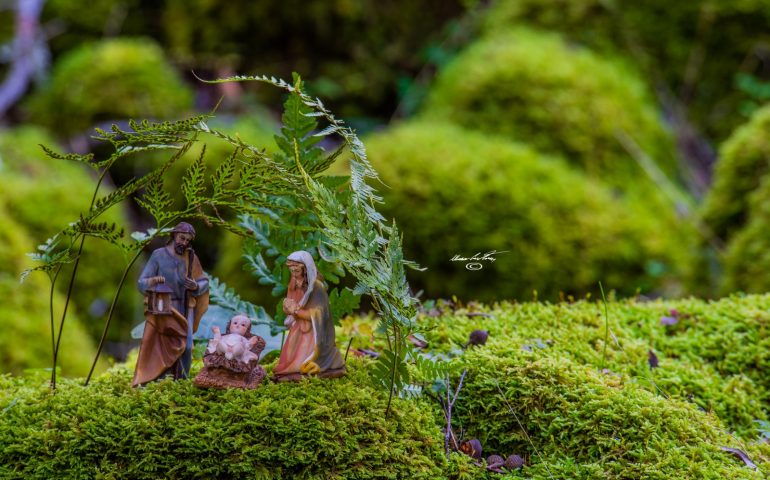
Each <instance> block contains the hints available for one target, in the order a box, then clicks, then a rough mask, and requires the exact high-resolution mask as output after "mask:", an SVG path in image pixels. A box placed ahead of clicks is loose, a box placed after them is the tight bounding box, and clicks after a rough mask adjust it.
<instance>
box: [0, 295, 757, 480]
mask: <svg viewBox="0 0 770 480" xmlns="http://www.w3.org/2000/svg"><path fill="white" fill-rule="evenodd" d="M441 306H442V304H441V302H439V304H438V305H437V307H439V308H441ZM608 309H609V315H610V321H609V328H610V329H609V331H608V335H607V337H605V323H604V319H603V317H602V315H601V314H600V312H601V311H602V310H603V306H602V305H601V304H600V303H596V302H589V301H580V302H576V303H559V304H543V303H524V304H509V303H502V304H496V305H493V306H489V307H487V306H482V305H476V304H472V305H469V306H467V307H461V308H458V309H456V310H454V311H451V312H448V313H447V314H445V315H443V316H439V317H431V316H423V317H421V319H420V324H421V325H422V326H423V327H424V328H425V336H426V338H427V339H428V341H429V343H430V348H431V349H433V350H435V351H444V352H446V351H449V350H452V349H455V348H456V345H455V344H456V343H462V342H464V341H465V340H466V339H467V335H468V333H469V332H470V331H471V330H473V329H477V328H484V329H488V330H489V332H490V339H489V341H488V342H487V344H486V345H484V346H481V347H473V348H470V349H468V350H466V351H465V353H463V354H461V355H459V356H458V357H457V358H455V360H453V363H452V369H453V371H454V372H455V375H454V376H453V383H454V384H456V382H457V374H459V372H460V371H461V370H463V369H467V370H468V373H467V376H466V377H465V383H464V387H463V389H462V391H461V396H460V397H459V399H458V401H457V403H456V404H455V412H454V415H455V416H454V418H455V421H454V425H455V426H456V428H457V427H458V426H459V425H462V428H463V430H464V432H465V438H478V439H480V440H481V442H482V444H483V446H484V454H485V456H486V455H490V454H493V453H495V454H501V455H508V454H511V453H517V454H520V455H523V456H524V457H525V459H526V460H527V463H526V466H525V467H524V468H523V469H522V470H520V471H517V472H513V473H510V474H508V475H507V476H506V477H500V476H498V475H496V474H487V473H485V472H484V471H483V470H481V469H480V468H478V467H476V466H474V465H472V463H471V461H470V460H469V459H468V458H467V457H463V456H460V455H453V456H452V458H451V459H450V461H449V462H447V461H446V459H445V458H444V455H443V436H442V434H441V432H440V427H441V421H440V417H441V414H440V413H439V412H438V409H437V407H436V406H435V405H434V404H431V403H428V402H425V401H422V400H401V399H396V400H395V403H394V414H393V416H392V418H388V419H384V418H383V417H382V414H383V412H384V408H385V403H386V397H385V396H384V394H383V393H382V391H381V390H380V389H379V388H376V387H373V386H372V382H371V380H370V378H369V376H368V369H369V366H370V365H371V364H370V362H368V361H366V360H356V359H351V360H350V361H349V362H348V365H349V367H350V373H349V374H348V376H346V377H344V378H342V379H338V380H334V381H319V380H312V381H308V382H305V383H303V384H299V385H286V384H266V385H263V386H262V387H260V388H259V389H257V390H255V391H250V392H244V391H236V390H229V391H203V390H198V389H196V388H194V387H192V385H191V383H190V382H186V381H181V382H170V381H164V382H160V383H156V384H152V385H150V386H148V387H147V388H144V389H138V390H135V389H132V388H131V387H130V377H131V372H130V371H128V370H126V369H125V368H124V367H119V368H115V369H113V370H112V371H111V372H109V373H108V374H106V375H104V376H102V377H101V378H98V379H97V380H96V381H95V382H94V383H93V384H92V385H91V386H89V387H82V386H81V385H80V384H77V383H75V382H73V381H70V380H67V381H65V382H64V383H63V384H62V385H61V387H60V389H59V390H58V391H57V393H56V394H54V395H52V394H51V393H50V392H49V390H48V387H47V385H46V384H45V382H44V380H43V379H41V378H38V377H36V376H34V375H29V376H27V377H22V378H11V377H0V411H2V412H3V414H2V415H0V444H2V445H3V446H4V448H3V449H0V476H3V477H12V478H15V477H25V478H27V477H32V478H43V477H45V478H49V477H51V476H68V477H72V478H93V477H99V476H102V477H104V478H157V477H169V478H189V477H206V478H223V477H226V478H231V477H235V476H239V475H240V476H242V475H246V476H249V477H257V478H430V479H434V478H452V479H455V478H458V479H460V478H462V479H471V478H487V479H492V478H543V479H545V478H570V479H586V480H587V479H595V478H609V479H631V478H634V479H636V478H650V479H661V480H663V479H670V478H705V479H722V478H730V479H760V478H766V477H767V475H768V474H770V463H768V460H767V459H768V458H770V446H768V445H767V444H766V443H755V442H753V441H752V440H753V439H754V438H755V434H754V431H753V425H752V424H753V419H767V416H766V414H765V411H766V410H767V409H768V406H769V405H770V404H769V403H768V397H767V395H766V392H767V391H768V390H767V387H768V383H769V382H768V380H767V379H766V378H764V377H766V376H764V375H763V372H764V370H763V365H766V364H767V362H768V359H767V358H766V357H767V356H768V355H770V354H768V353H767V352H770V348H768V345H767V342H768V341H769V340H768V339H767V338H765V337H766V326H767V325H768V324H770V314H768V313H767V312H768V311H770V296H767V295H765V296H748V297H731V298H727V299H723V300H720V301H717V302H704V301H700V300H692V299H688V300H680V301H675V302H662V301H656V302H635V301H631V300H628V301H622V302H610V303H609V304H608ZM672 310H675V312H672ZM469 313H473V314H479V313H481V314H484V315H476V316H469V315H468V314H469ZM663 315H669V316H671V315H674V316H675V317H676V318H677V320H678V321H677V323H675V324H673V325H669V326H664V325H661V323H660V317H661V316H663ZM605 338H607V340H608V341H609V343H608V344H607V345H606V356H605V342H604V340H605ZM650 349H653V350H654V351H655V352H656V353H657V355H658V357H659V358H660V364H659V366H658V367H657V368H655V369H653V370H652V371H650V370H649V367H648V366H647V358H648V357H647V355H648V351H649V350H650ZM601 367H604V368H606V370H604V371H601ZM699 389H700V390H699ZM712 407H713V408H712ZM733 430H737V431H738V434H737V435H731V434H730V433H728V432H729V431H733ZM524 432H526V434H525V433H524ZM721 447H731V448H739V449H741V450H743V451H744V452H746V453H747V454H748V456H749V457H750V458H751V459H752V460H753V462H754V463H756V464H757V465H758V467H759V470H758V471H753V470H752V469H750V468H748V467H746V466H745V465H744V464H743V463H742V462H740V460H738V459H737V458H736V457H734V456H732V455H730V454H728V453H725V452H723V451H721Z"/></svg>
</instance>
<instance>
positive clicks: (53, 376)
mask: <svg viewBox="0 0 770 480" xmlns="http://www.w3.org/2000/svg"><path fill="white" fill-rule="evenodd" d="M108 170H109V167H107V168H105V169H104V170H102V173H101V174H100V175H99V180H98V181H97V182H96V187H95V188H94V194H93V195H92V196H91V205H90V206H89V207H88V210H89V211H91V209H93V208H94V203H96V196H97V194H98V193H99V188H101V186H102V181H103V180H104V176H105V175H106V174H107V171H108ZM85 242H86V235H85V233H84V234H83V236H82V237H81V238H80V246H79V247H78V254H77V256H76V257H75V264H74V265H73V266H72V274H71V275H70V282H69V286H68V287H67V296H66V298H65V299H64V309H63V310H62V315H61V321H60V322H59V334H58V335H57V337H56V345H55V346H54V351H53V369H52V371H51V388H54V389H55V388H56V361H57V360H58V357H59V346H60V345H61V336H62V332H63V331H64V321H65V320H66V319H67V307H69V304H70V299H71V298H72V289H73V287H74V286H75V278H76V276H77V273H78V266H79V265H80V257H81V256H82V254H83V245H84V244H85Z"/></svg>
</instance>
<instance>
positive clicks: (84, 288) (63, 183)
mask: <svg viewBox="0 0 770 480" xmlns="http://www.w3.org/2000/svg"><path fill="white" fill-rule="evenodd" d="M40 145H46V146H48V147H49V148H54V149H56V147H55V142H54V141H53V139H52V138H51V137H50V136H49V135H47V134H46V133H45V132H43V131H42V130H40V129H37V128H32V127H25V128H18V129H14V130H6V131H4V132H0V159H1V161H2V167H0V185H2V188H0V207H4V208H5V210H6V211H7V213H8V216H9V217H10V218H12V219H13V221H14V222H15V224H17V225H19V226H21V228H23V229H24V230H25V231H26V232H27V233H28V236H27V241H28V244H27V245H26V246H25V247H24V248H23V249H21V250H19V251H17V254H18V256H19V258H22V259H23V258H26V257H25V255H24V254H25V253H26V252H32V251H34V250H35V246H36V245H38V244H40V243H43V242H44V241H45V240H46V239H47V238H49V237H50V236H52V235H53V234H55V233H56V232H57V231H59V230H60V229H62V228H64V226H66V222H67V221H75V220H76V219H77V215H78V214H79V213H80V212H83V211H86V210H88V206H89V203H90V201H91V195H92V193H93V189H94V188H95V186H96V180H95V179H94V178H92V176H91V175H90V172H89V170H88V169H87V168H86V167H84V166H82V165H79V164H76V163H74V162H67V161H64V160H54V159H51V158H49V157H47V156H46V155H45V153H44V152H43V150H42V149H41V148H40ZM104 191H105V189H104V187H102V192H104ZM103 221H109V222H118V223H119V224H120V225H127V224H128V222H127V220H126V218H125V216H124V214H123V213H119V212H118V211H116V212H115V213H111V214H109V215H106V216H105V218H104V219H103ZM128 233H130V232H128ZM125 263H127V260H125V261H124V258H123V254H122V253H121V251H120V250H119V249H117V248H115V247H112V246H111V245H109V244H107V243H106V242H103V243H102V242H99V243H97V242H95V241H91V242H86V244H85V248H84V250H83V257H82V260H81V262H80V266H79V268H78V276H77V279H76V285H75V288H74V290H73V303H74V311H75V312H76V315H79V316H80V317H81V318H83V319H84V320H85V319H88V321H87V322H86V327H87V329H88V331H89V332H90V333H91V335H92V337H97V336H99V335H101V333H102V328H103V320H104V318H106V316H105V315H104V311H105V310H106V309H107V308H108V307H109V304H110V302H111V301H112V296H113V295H114V292H115V288H116V287H117V285H118V281H119V280H120V276H121V274H122V273H123V272H122V267H123V266H124V265H125ZM0 270H4V269H3V268H2V267H0ZM69 272H70V269H69V268H65V269H63V270H62V273H61V275H60V278H59V280H58V287H59V290H60V291H61V292H62V293H66V288H67V283H68V282H69ZM18 273H19V272H13V274H14V275H18ZM38 275H40V276H41V278H42V275H43V274H41V273H34V274H33V275H32V276H38ZM70 306H71V307H73V305H70ZM141 307H142V301H141V298H140V297H139V294H138V292H137V291H136V288H134V287H133V282H132V281H130V280H129V284H128V285H127V287H126V288H125V289H124V290H123V293H122V294H121V299H120V301H119V303H118V311H117V312H116V313H117V314H116V318H115V321H114V322H113V324H112V326H111V331H110V337H109V338H110V339H112V340H119V339H122V340H125V339H127V338H128V332H129V331H130V329H131V326H132V325H133V324H135V323H138V320H137V319H139V318H141Z"/></svg>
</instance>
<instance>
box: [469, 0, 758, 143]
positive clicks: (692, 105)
mask: <svg viewBox="0 0 770 480" xmlns="http://www.w3.org/2000/svg"><path fill="white" fill-rule="evenodd" d="M484 17H485V23H486V29H487V30H488V31H498V30H506V29H509V28H510V27H511V25H514V24H528V25H537V26H539V27H541V28H545V29H549V30H555V31H558V32H562V33H563V34H565V36H566V37H567V38H569V39H570V40H572V41H577V42H580V43H581V44H584V45H588V46H590V47H591V48H595V49H597V50H601V51H603V52H609V53H611V54H623V55H625V56H626V57H627V58H629V59H631V60H632V61H633V62H634V63H636V64H638V65H639V66H640V67H641V68H642V69H643V70H644V71H645V72H646V73H647V78H648V79H649V80H650V82H649V83H650V84H655V85H657V84H660V83H661V82H663V83H665V84H666V85H667V86H668V88H669V90H670V91H672V92H678V93H679V94H680V95H682V97H683V99H684V100H685V102H686V103H687V104H688V109H689V112H688V113H689V115H688V117H689V118H690V120H691V121H694V122H695V123H696V124H697V125H698V126H699V127H700V128H701V129H702V130H705V131H707V132H708V133H709V134H711V135H712V136H714V137H715V138H717V139H722V138H725V137H726V136H727V135H729V133H730V132H731V131H732V129H733V128H734V127H735V126H736V125H738V124H740V123H742V122H743V120H744V117H743V115H742V113H743V112H744V111H745V110H746V108H745V107H746V106H747V105H748V106H751V105H752V103H753V102H752V100H756V99H753V98H751V96H750V95H747V93H746V92H742V91H741V90H740V89H737V88H735V80H736V74H741V73H743V74H749V75H756V76H757V77H758V78H759V79H761V80H765V81H766V79H767V72H764V71H763V70H762V68H763V67H762V65H761V62H746V61H745V59H746V58H747V57H748V58H754V55H755V53H754V52H755V46H756V42H762V41H767V40H768V38H769V37H770V35H768V31H767V28H766V26H767V23H768V19H770V9H768V7H767V3H766V2H763V1H756V0H748V1H742V2H733V1H729V0H696V1H688V2H676V3H671V2H667V1H665V0H647V1H644V2H638V1H634V0H619V1H612V2H607V1H604V0H500V1H497V2H494V3H493V4H492V5H491V7H490V8H489V9H488V10H487V12H486V13H485V15H484ZM725 38H730V39H731V41H729V42H725V41H724V39H725ZM591 73H592V72H591ZM586 74H587V75H586V76H590V74H589V72H586Z"/></svg>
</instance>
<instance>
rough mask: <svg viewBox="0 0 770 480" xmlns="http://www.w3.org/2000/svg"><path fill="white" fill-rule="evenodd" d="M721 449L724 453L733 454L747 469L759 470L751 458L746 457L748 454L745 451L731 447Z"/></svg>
mask: <svg viewBox="0 0 770 480" xmlns="http://www.w3.org/2000/svg"><path fill="white" fill-rule="evenodd" d="M721 448H722V451H724V452H728V453H732V454H733V455H735V456H736V457H738V458H740V459H741V460H743V463H745V464H746V466H747V467H749V468H753V469H754V470H757V469H758V468H759V467H757V466H756V465H755V464H754V462H752V461H751V459H750V458H749V456H748V455H746V452H744V451H743V450H739V449H737V448H730V447H721Z"/></svg>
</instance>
